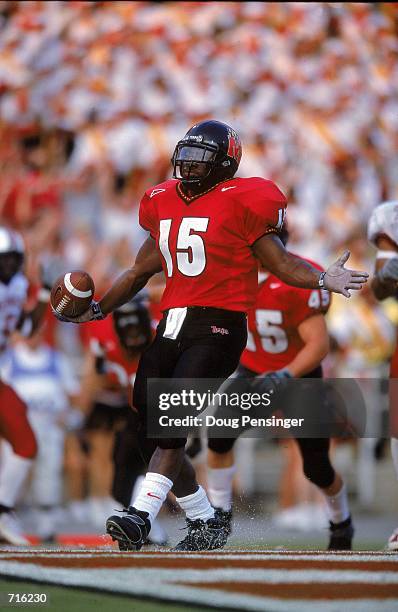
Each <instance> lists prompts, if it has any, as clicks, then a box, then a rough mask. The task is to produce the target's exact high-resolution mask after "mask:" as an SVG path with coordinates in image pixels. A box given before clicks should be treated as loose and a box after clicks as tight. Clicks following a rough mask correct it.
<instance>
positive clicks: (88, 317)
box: [51, 300, 105, 323]
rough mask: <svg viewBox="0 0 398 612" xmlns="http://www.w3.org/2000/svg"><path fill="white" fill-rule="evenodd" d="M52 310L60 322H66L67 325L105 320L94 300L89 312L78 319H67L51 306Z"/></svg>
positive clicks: (86, 311)
mask: <svg viewBox="0 0 398 612" xmlns="http://www.w3.org/2000/svg"><path fill="white" fill-rule="evenodd" d="M51 310H52V311H53V313H54V315H55V316H56V317H57V319H58V320H59V321H65V322H66V323H87V322H88V321H94V320H98V319H105V315H104V314H103V313H102V311H101V307H100V305H99V303H98V302H95V301H94V300H93V301H92V302H91V304H90V306H89V307H88V308H87V310H85V311H84V312H83V313H82V314H81V315H79V316H78V317H66V316H65V315H62V314H59V313H58V312H57V311H56V310H55V308H53V306H51Z"/></svg>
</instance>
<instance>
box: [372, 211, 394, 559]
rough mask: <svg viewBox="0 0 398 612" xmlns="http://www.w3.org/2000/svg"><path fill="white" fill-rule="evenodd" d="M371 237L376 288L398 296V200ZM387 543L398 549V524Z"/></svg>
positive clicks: (375, 217)
mask: <svg viewBox="0 0 398 612" xmlns="http://www.w3.org/2000/svg"><path fill="white" fill-rule="evenodd" d="M368 238H369V240H370V242H371V243H372V244H373V245H374V246H375V247H376V248H377V255H376V265H375V274H374V277H373V279H372V289H373V293H374V294H375V296H376V298H377V299H378V300H385V299H386V298H388V297H394V298H397V297H398V284H397V283H398V200H391V201H389V202H383V203H381V204H380V205H379V206H376V208H375V209H374V210H373V212H372V214H371V216H370V218H369V223H368ZM390 378H391V379H397V378H398V343H397V345H396V347H395V352H394V354H393V356H392V358H391V364H390ZM396 384H397V383H396V381H395V380H392V381H391V383H390V415H391V417H390V429H391V455H392V459H393V463H394V468H395V473H396V475H397V478H398V410H397V402H398V393H397V386H396ZM387 546H388V548H389V549H390V550H398V527H397V529H395V530H394V531H393V533H392V534H391V536H390V538H389V540H388V543H387Z"/></svg>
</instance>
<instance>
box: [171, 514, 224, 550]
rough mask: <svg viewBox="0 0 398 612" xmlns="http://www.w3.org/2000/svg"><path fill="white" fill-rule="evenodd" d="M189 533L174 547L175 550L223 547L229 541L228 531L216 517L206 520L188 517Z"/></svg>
mask: <svg viewBox="0 0 398 612" xmlns="http://www.w3.org/2000/svg"><path fill="white" fill-rule="evenodd" d="M186 520H187V527H186V529H188V535H187V536H186V537H185V538H184V539H183V540H181V542H179V543H178V544H177V546H175V547H174V548H173V550H175V551H185V552H194V551H200V550H215V549H216V548H223V546H225V544H226V542H227V538H228V536H227V533H226V531H225V529H224V527H223V526H222V524H221V521H219V520H218V519H216V518H211V519H208V520H207V521H204V520H202V519H196V520H195V521H192V520H191V519H189V518H187V519H186Z"/></svg>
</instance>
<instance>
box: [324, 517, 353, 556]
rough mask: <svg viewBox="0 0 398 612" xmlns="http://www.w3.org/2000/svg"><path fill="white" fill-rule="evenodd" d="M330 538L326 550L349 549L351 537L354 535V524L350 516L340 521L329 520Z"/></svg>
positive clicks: (350, 547)
mask: <svg viewBox="0 0 398 612" xmlns="http://www.w3.org/2000/svg"><path fill="white" fill-rule="evenodd" d="M329 525H330V527H329V529H330V540H329V546H328V550H351V549H352V538H353V537H354V526H353V524H352V521H351V516H349V517H348V519H346V520H345V521H342V522H341V523H332V522H331V521H329Z"/></svg>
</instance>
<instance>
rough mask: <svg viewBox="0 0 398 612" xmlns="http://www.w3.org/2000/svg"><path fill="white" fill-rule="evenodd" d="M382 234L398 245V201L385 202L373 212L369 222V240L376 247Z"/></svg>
mask: <svg viewBox="0 0 398 612" xmlns="http://www.w3.org/2000/svg"><path fill="white" fill-rule="evenodd" d="M380 234H385V235H386V236H388V238H390V240H392V241H393V242H395V244H397V245H398V200H391V201H389V202H383V203H382V204H379V206H376V208H375V209H374V210H373V212H372V214H371V216H370V219H369V222H368V240H369V242H371V243H372V244H374V245H376V239H377V237H378V236H380Z"/></svg>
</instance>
